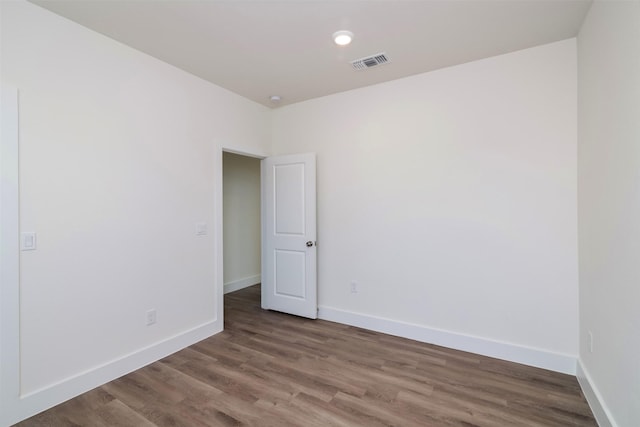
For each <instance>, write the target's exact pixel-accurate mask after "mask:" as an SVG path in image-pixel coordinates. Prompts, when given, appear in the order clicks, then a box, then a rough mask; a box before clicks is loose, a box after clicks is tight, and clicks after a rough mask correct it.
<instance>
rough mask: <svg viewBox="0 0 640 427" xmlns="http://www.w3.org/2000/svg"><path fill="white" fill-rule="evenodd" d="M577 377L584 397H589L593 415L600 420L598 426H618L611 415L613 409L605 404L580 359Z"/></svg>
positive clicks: (588, 400)
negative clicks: (610, 409)
mask: <svg viewBox="0 0 640 427" xmlns="http://www.w3.org/2000/svg"><path fill="white" fill-rule="evenodd" d="M576 371H577V372H576V377H577V378H578V383H580V388H582V392H583V393H584V397H585V398H586V399H587V402H588V403H589V407H590V408H591V411H592V412H593V416H594V417H595V418H596V421H597V422H598V426H600V427H616V426H617V424H616V422H615V421H614V420H613V416H612V415H611V411H609V408H607V405H605V404H604V400H602V395H601V394H600V392H599V391H598V389H597V388H596V386H595V384H594V383H593V380H592V379H591V376H590V375H589V373H588V372H587V370H586V369H585V368H584V365H583V364H582V360H580V359H578V366H577V368H576Z"/></svg>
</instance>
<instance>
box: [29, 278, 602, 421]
mask: <svg viewBox="0 0 640 427" xmlns="http://www.w3.org/2000/svg"><path fill="white" fill-rule="evenodd" d="M392 425H393V426H403V427H404V426H407V427H411V426H433V427H439V426H466V427H469V426H482V427H504V426H527V427H542V426H544V427H550V426H576V427H577V426H581V427H582V426H596V423H595V420H594V418H593V414H592V413H591V410H590V409H589V407H588V405H587V403H586V400H585V399H584V396H583V394H582V392H581V390H580V387H579V385H578V383H577V381H576V378H575V377H573V376H570V375H563V374H559V373H556V372H550V371H546V370H544V369H538V368H534V367H530V366H523V365H519V364H516V363H511V362H506V361H502V360H497V359H492V358H488V357H484V356H480V355H477V354H472V353H466V352H462V351H456V350H452V349H447V348H444V347H438V346H434V345H429V344H425V343H421V342H417V341H412V340H407V339H404V338H399V337H394V336H390V335H385V334H380V333H377V332H372V331H367V330H363V329H359V328H355V327H352V326H348V325H341V324H337V323H332V322H326V321H322V320H310V319H302V318H298V317H295V316H290V315H286V314H282V313H275V312H269V311H264V310H262V309H261V308H260V287H259V286H254V287H250V288H246V289H243V290H240V291H237V292H234V293H230V294H227V295H225V331H224V332H222V333H220V334H218V335H215V336H213V337H211V338H208V339H206V340H203V341H201V342H199V343H197V344H194V345H193V346H191V347H189V348H186V349H184V350H182V351H179V352H177V353H175V354H172V355H171V356H168V357H166V358H164V359H162V360H159V361H158V362H155V363H153V364H151V365H148V366H146V367H144V368H142V369H139V370H137V371H135V372H132V373H130V374H128V375H125V376H124V377H122V378H119V379H117V380H114V381H111V382H110V383H107V384H105V385H103V386H101V387H98V388H96V389H94V390H92V391H90V392H88V393H85V394H83V395H81V396H78V397H76V398H74V399H71V400H69V401H68V402H65V403H63V404H61V405H58V406H56V407H55V408H52V409H50V410H48V411H45V412H43V413H41V414H38V415H36V416H34V417H32V418H30V419H28V420H25V421H23V422H22V423H19V424H18V426H20V427H32V426H37V427H43V426H48V427H57V426H60V427H63V426H64V427H67V426H83V427H84V426H88V427H101V426H132V427H133V426H135V427H137V426H142V427H154V426H155V427H171V426H181V427H211V426H267V427H289V426H291V427H293V426H304V427H314V426H322V427H325V426H339V427H347V426H367V427H375V426H392Z"/></svg>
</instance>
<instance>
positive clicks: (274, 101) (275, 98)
mask: <svg viewBox="0 0 640 427" xmlns="http://www.w3.org/2000/svg"><path fill="white" fill-rule="evenodd" d="M269 100H270V101H271V103H272V104H279V103H280V101H281V100H282V98H281V97H280V96H279V95H271V96H270V97H269Z"/></svg>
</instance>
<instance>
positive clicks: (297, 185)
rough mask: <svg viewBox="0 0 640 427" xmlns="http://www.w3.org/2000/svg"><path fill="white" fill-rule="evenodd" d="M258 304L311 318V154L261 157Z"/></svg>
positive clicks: (313, 283) (313, 305) (313, 293)
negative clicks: (260, 234)
mask: <svg viewBox="0 0 640 427" xmlns="http://www.w3.org/2000/svg"><path fill="white" fill-rule="evenodd" d="M262 209H263V226H262V233H263V236H262V307H263V308H266V309H269V310H277V311H282V312H284V313H289V314H295V315H298V316H304V317H309V318H312V319H315V318H316V317H317V308H318V306H317V289H316V244H315V242H316V161H315V154H313V153H311V154H296V155H291V156H278V157H269V158H266V159H264V160H263V161H262Z"/></svg>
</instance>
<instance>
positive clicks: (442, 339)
mask: <svg viewBox="0 0 640 427" xmlns="http://www.w3.org/2000/svg"><path fill="white" fill-rule="evenodd" d="M318 317H319V318H320V319H324V320H329V321H332V322H338V323H344V324H347V325H351V326H357V327H359V328H364V329H369V330H372V331H377V332H383V333H385V334H389V335H395V336H399V337H403V338H409V339H412V340H416V341H420V342H425V343H429V344H435V345H440V346H443V347H448V348H453V349H456V350H462V351H468V352H471V353H476V354H481V355H483V356H489V357H495V358H497V359H502V360H508V361H510V362H516V363H522V364H524V365H529V366H535V367H537V368H543V369H548V370H551V371H556V372H562V373H564V374H570V375H575V373H576V356H572V355H568V354H560V353H552V352H549V351H545V350H539V349H535V348H530V347H524V346H520V345H517V344H511V343H505V342H500V341H493V340H489V339H486V338H480V337H475V336H471V335H463V334H458V333H455V332H450V331H444V330H440V329H434V328H428V327H426V326H422V325H416V324H412V323H405V322H399V321H396V320H391V319H385V318H381V317H375V316H370V315H366V314H361V313H354V312H350V311H345V310H340V309H336V308H331V307H319V310H318Z"/></svg>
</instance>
